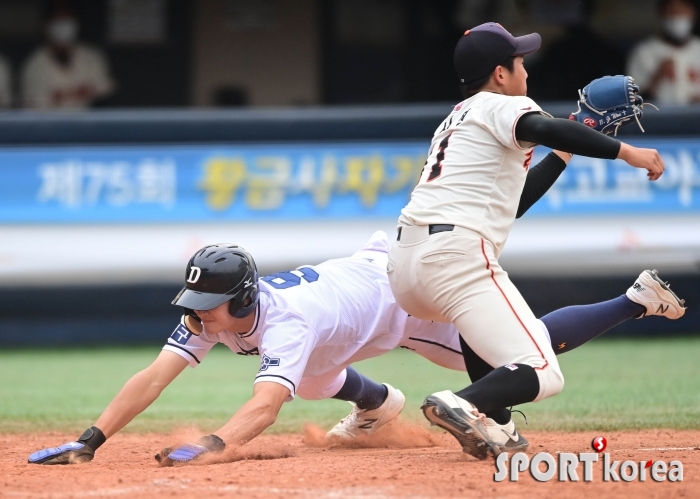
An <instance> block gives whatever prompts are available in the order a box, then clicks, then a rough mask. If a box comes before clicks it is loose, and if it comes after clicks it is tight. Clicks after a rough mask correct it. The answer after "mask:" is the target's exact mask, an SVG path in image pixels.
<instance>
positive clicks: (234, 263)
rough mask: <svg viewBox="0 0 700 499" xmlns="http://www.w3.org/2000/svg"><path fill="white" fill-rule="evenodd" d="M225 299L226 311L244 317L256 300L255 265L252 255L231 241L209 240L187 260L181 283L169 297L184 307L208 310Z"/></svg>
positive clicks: (247, 314)
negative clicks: (227, 305)
mask: <svg viewBox="0 0 700 499" xmlns="http://www.w3.org/2000/svg"><path fill="white" fill-rule="evenodd" d="M227 301H228V302H229V313H230V314H231V315H232V316H233V317H236V318H239V319H242V318H243V317H248V316H249V315H250V314H251V313H252V312H253V310H255V306H256V305H257V303H258V269H257V268H256V266H255V261H254V260H253V257H252V256H251V255H250V253H248V252H247V251H246V250H245V249H243V248H241V247H240V246H237V245H235V244H213V245H210V246H205V247H204V248H202V249H201V250H199V251H197V252H196V253H195V254H194V255H193V256H192V258H190V261H189V262H188V263H187V269H186V271H185V287H184V288H182V290H181V291H180V292H179V293H178V295H177V296H176V297H175V299H174V300H173V302H172V303H173V305H179V306H180V307H183V308H185V309H186V310H187V309H189V310H211V309H212V308H216V307H218V306H219V305H221V304H222V303H226V302H227Z"/></svg>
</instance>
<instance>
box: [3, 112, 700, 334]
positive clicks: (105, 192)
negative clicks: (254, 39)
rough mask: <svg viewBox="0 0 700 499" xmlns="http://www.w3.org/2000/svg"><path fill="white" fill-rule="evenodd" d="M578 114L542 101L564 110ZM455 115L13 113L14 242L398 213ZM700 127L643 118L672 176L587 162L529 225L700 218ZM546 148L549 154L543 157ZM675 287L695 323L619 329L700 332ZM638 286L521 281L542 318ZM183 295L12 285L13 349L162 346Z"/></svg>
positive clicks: (7, 165) (8, 216)
mask: <svg viewBox="0 0 700 499" xmlns="http://www.w3.org/2000/svg"><path fill="white" fill-rule="evenodd" d="M571 107H573V106H569V105H565V106H560V109H558V110H557V111H555V110H554V109H553V108H552V107H551V106H544V108H545V109H547V110H548V111H550V112H553V114H555V115H557V116H566V115H567V114H568V112H569V110H570V108H571ZM450 108H451V106H450V105H442V104H441V105H434V106H432V105H431V106H414V107H410V106H406V107H396V108H390V107H388V106H385V107H381V106H380V107H372V108H348V109H345V108H342V109H341V108H330V109H320V110H308V111H305V110H285V111H279V110H270V111H267V110H266V111H254V110H249V111H241V112H233V111H232V112H228V111H227V112H221V113H219V112H191V111H175V112H168V111H154V112H141V111H139V112H129V111H115V112H104V113H101V112H95V113H80V114H78V113H75V114H60V115H59V114H53V115H41V114H37V113H3V114H2V115H1V116H0V132H2V133H0V144H2V145H0V237H3V234H2V225H5V226H8V225H15V226H17V225H33V224H36V225H44V224H54V225H56V226H61V225H85V226H86V227H88V226H89V225H91V224H106V225H109V224H122V225H129V224H154V223H155V224H161V223H162V224H173V225H177V224H179V223H186V222H203V223H212V222H251V221H252V222H261V223H264V222H266V221H279V220H286V221H289V222H290V223H296V222H309V221H311V222H313V221H317V220H319V221H320V220H323V221H338V222H339V223H342V222H343V221H346V220H358V219H377V220H386V219H387V217H389V218H393V217H397V216H398V213H399V210H400V209H401V208H402V207H403V206H404V205H405V203H406V202H407V200H408V197H409V195H410V192H411V189H412V188H413V186H414V185H415V182H416V181H417V179H418V176H419V173H420V170H421V169H422V167H423V164H424V162H425V158H426V156H427V152H428V147H429V142H430V136H431V134H432V132H433V130H434V129H435V127H436V126H437V125H438V124H439V123H440V121H441V120H442V119H443V118H444V116H445V115H447V114H448V113H449V111H450ZM698 118H700V108H698V107H695V108H694V107H692V106H689V107H686V108H682V109H680V108H679V109H676V110H675V111H674V110H671V111H669V112H666V109H664V110H662V112H661V113H651V112H650V113H648V117H647V116H645V120H644V125H645V127H646V128H647V130H648V131H649V132H650V135H643V136H640V135H639V134H638V132H637V131H635V130H634V128H633V127H628V128H626V129H625V130H624V131H623V133H624V134H625V136H626V138H625V140H629V141H630V142H631V143H633V144H635V145H639V146H642V147H653V148H658V149H659V151H660V152H661V154H662V156H663V158H664V161H665V163H666V173H665V174H664V175H663V176H662V177H661V179H660V180H659V181H657V182H648V181H647V179H646V175H645V172H644V171H643V170H637V169H633V168H630V167H629V166H627V165H625V164H624V163H622V162H619V161H606V160H595V159H588V158H581V157H575V158H574V159H573V160H572V162H571V163H570V165H569V166H568V168H567V169H566V171H565V172H564V173H563V174H562V176H561V177H560V179H559V181H558V182H557V183H556V184H555V185H554V186H553V188H552V189H551V190H550V192H549V193H548V194H547V195H546V196H545V197H544V198H543V199H542V200H541V201H540V202H539V203H537V204H536V205H535V206H534V207H533V208H532V209H531V211H530V212H529V213H528V215H527V216H528V217H533V218H540V219H543V220H545V219H555V218H559V217H571V216H578V217H585V218H590V219H595V218H596V217H598V218H600V217H605V216H607V215H625V214H627V215H630V214H632V215H634V214H638V215H639V216H640V217H644V216H647V215H650V214H654V215H662V216H666V215H667V216H668V217H676V216H681V215H694V214H698V213H699V212H700V119H698ZM652 134H653V135H652ZM688 135H695V136H696V137H697V138H696V137H688ZM681 136H686V138H678V137H681ZM546 152H547V151H546V150H545V149H544V148H537V149H536V153H535V157H534V158H533V164H536V162H537V161H538V160H539V158H541V157H543V156H544V155H545V154H546ZM688 231H700V227H688ZM664 243H665V242H663V241H662V242H660V244H664ZM698 254H699V255H700V250H699V251H698ZM1 257H2V255H0V260H2V258H1ZM664 278H666V279H670V280H671V282H672V283H673V286H674V289H675V290H676V291H678V293H679V295H681V296H683V297H685V298H686V299H687V300H688V304H689V310H688V314H687V316H686V317H685V318H684V319H682V320H679V321H673V322H670V321H666V320H663V319H659V318H650V319H645V320H641V321H627V322H626V323H624V324H623V325H621V326H619V327H618V328H616V329H615V330H614V331H613V332H612V334H613V335H615V334H618V335H646V334H650V335H651V334H662V335H663V334H669V333H673V334H693V333H697V332H699V331H700V308H699V307H697V304H698V303H700V279H698V277H697V276H688V275H676V276H667V275H664ZM628 281H629V279H628V278H621V277H611V278H602V277H592V278H587V277H585V276H579V277H576V278H567V279H565V280H564V279H556V278H531V277H529V278H522V277H520V278H517V277H516V278H514V282H515V283H516V285H517V286H518V287H519V289H521V291H522V293H523V295H524V296H525V298H526V299H527V301H528V302H529V303H530V304H531V306H532V308H533V310H534V311H535V312H536V313H537V314H538V315H542V314H544V313H547V312H549V311H551V310H553V309H556V308H559V307H561V306H566V305H571V304H577V303H590V302H594V301H599V300H605V299H609V298H613V297H615V296H617V295H619V294H620V292H621V291H622V290H624V289H625V288H626V287H627V286H629V284H631V281H629V282H628ZM177 290H178V286H173V285H166V284H154V285H152V286H143V285H140V286H118V285H111V286H102V287H99V286H92V287H89V286H88V287H56V288H49V287H47V288H17V287H13V288H9V287H0V348H2V347H9V346H14V347H17V346H45V347H51V346H56V345H66V346H69V345H93V344H116V345H121V344H132V343H162V342H163V341H164V339H165V338H166V337H167V336H168V335H169V334H170V332H171V331H172V328H174V326H175V324H176V322H177V319H178V315H179V311H178V310H177V308H176V307H173V306H171V305H170V300H171V299H172V297H173V296H174V294H175V293H176V292H177Z"/></svg>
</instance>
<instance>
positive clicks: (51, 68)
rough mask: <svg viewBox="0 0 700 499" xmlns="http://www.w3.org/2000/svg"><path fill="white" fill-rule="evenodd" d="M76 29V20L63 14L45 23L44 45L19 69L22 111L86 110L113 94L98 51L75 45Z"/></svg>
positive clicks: (76, 43)
mask: <svg viewBox="0 0 700 499" xmlns="http://www.w3.org/2000/svg"><path fill="white" fill-rule="evenodd" d="M78 29H79V25H78V21H77V19H76V18H75V17H74V16H73V15H72V14H71V13H70V12H68V11H66V10H59V11H57V12H56V13H55V14H54V15H53V16H52V17H51V19H49V21H48V23H47V24H46V38H47V41H48V43H47V44H46V45H45V46H43V47H40V48H38V49H37V50H36V51H35V52H34V53H33V54H31V55H30V56H29V59H28V60H27V61H26V62H25V64H24V67H23V68H22V75H21V87H22V88H21V91H22V103H23V105H24V107H28V108H38V109H49V108H63V109H80V108H87V107H89V106H90V105H92V104H93V103H94V102H95V101H97V100H99V99H102V98H104V97H107V96H108V95H110V94H111V93H112V92H113V91H114V83H113V81H112V79H111V78H110V75H109V68H108V63H107V60H106V59H105V57H104V55H103V54H102V53H101V52H100V51H99V50H97V49H94V48H91V47H88V46H85V45H84V44H81V43H80V42H78Z"/></svg>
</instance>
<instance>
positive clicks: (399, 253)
mask: <svg viewBox="0 0 700 499" xmlns="http://www.w3.org/2000/svg"><path fill="white" fill-rule="evenodd" d="M529 112H542V110H541V108H540V107H539V106H538V105H537V104H536V103H535V102H534V101H533V100H532V99H530V98H528V97H524V96H523V97H513V96H506V95H500V94H495V93H490V92H479V93H477V94H476V95H474V96H472V97H470V98H469V99H466V100H465V101H463V102H461V103H460V104H458V105H457V106H456V107H455V108H454V110H453V111H452V113H450V115H449V116H448V117H447V118H446V119H445V121H444V122H443V123H442V124H441V125H440V126H439V127H438V129H437V130H436V131H435V135H434V136H433V140H432V144H431V149H430V153H429V156H428V160H427V162H426V165H425V167H424V169H423V174H422V176H421V178H420V181H419V183H418V185H417V186H416V187H415V189H414V190H413V193H412V194H411V200H410V202H409V203H408V205H407V206H406V207H405V208H404V209H403V210H402V212H401V216H400V218H399V229H400V236H399V237H400V239H399V240H398V241H397V242H396V243H394V245H393V246H392V247H391V250H390V252H389V263H388V273H389V281H390V283H391V288H392V290H393V292H394V296H395V297H396V300H397V302H398V303H399V305H400V306H401V307H402V308H403V309H404V310H406V311H407V312H408V313H409V314H411V315H412V316H415V317H418V318H420V319H425V320H434V321H442V322H450V323H453V324H455V325H456V327H457V329H458V330H459V332H460V334H461V335H462V337H463V338H464V340H465V341H466V343H467V344H468V345H469V346H470V347H471V348H472V349H473V350H474V352H475V353H476V354H477V355H479V357H481V358H482V359H483V360H485V361H486V362H487V363H489V364H490V365H491V366H493V367H500V366H504V365H506V364H527V365H530V366H532V367H533V368H534V369H535V370H536V372H537V375H538V378H539V381H540V391H539V394H538V396H537V398H536V400H541V399H543V398H545V397H548V396H551V395H555V394H556V393H558V392H559V391H561V389H562V388H563V383H564V380H563V376H562V374H561V371H560V369H559V364H558V362H557V359H556V357H555V355H554V352H553V351H552V348H551V345H550V343H549V340H548V338H547V335H546V333H545V331H544V330H543V328H542V323H541V322H540V321H538V320H537V318H535V316H534V315H533V313H532V311H531V310H530V308H529V307H528V305H527V303H526V302H525V300H524V299H523V298H522V296H521V295H520V293H519V292H518V290H517V289H516V288H515V286H514V285H513V284H512V283H511V282H510V279H509V278H508V274H507V273H506V272H505V271H504V270H503V269H501V267H500V265H499V264H498V256H499V255H500V253H501V251H502V249H503V246H504V244H505V242H506V239H507V238H508V234H509V232H510V229H511V226H512V224H513V222H514V220H515V214H516V211H517V208H518V203H519V200H520V195H521V193H522V190H523V186H524V184H525V177H526V176H527V170H528V168H529V166H530V159H531V157H532V151H533V146H534V144H529V143H521V142H518V141H517V140H516V138H515V126H516V124H517V121H518V119H519V118H520V117H521V116H522V115H524V114H526V113H529ZM440 224H449V225H454V226H455V227H454V230H451V231H441V232H436V233H433V234H432V235H430V232H429V227H430V226H432V225H440Z"/></svg>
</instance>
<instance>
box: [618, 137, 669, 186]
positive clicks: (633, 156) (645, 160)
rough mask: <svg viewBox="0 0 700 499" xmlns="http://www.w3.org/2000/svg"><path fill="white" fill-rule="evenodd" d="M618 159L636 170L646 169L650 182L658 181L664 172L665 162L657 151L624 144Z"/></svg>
mask: <svg viewBox="0 0 700 499" xmlns="http://www.w3.org/2000/svg"><path fill="white" fill-rule="evenodd" d="M617 157H618V158H619V159H621V160H624V161H626V162H627V163H628V164H629V165H630V166H634V167H635V168H644V169H645V170H646V171H647V177H649V180H656V179H658V178H659V177H660V176H661V174H662V173H663V172H664V168H665V166H664V161H663V160H662V159H661V155H660V154H659V151H657V150H656V149H643V148H640V147H634V146H631V145H629V144H625V143H624V142H623V143H622V146H621V147H620V152H619V153H618V155H617Z"/></svg>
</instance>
